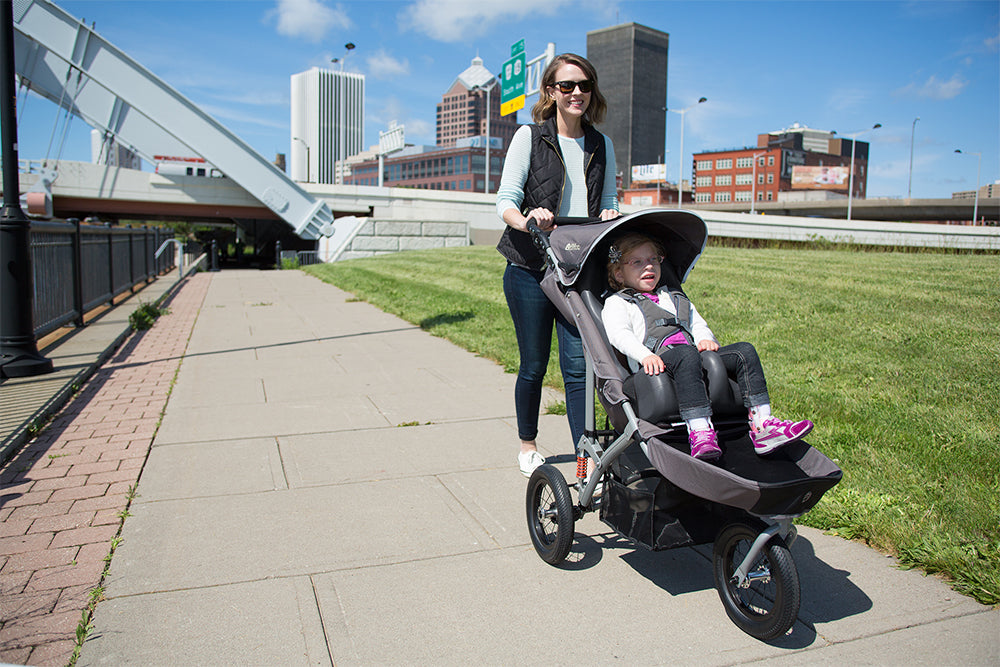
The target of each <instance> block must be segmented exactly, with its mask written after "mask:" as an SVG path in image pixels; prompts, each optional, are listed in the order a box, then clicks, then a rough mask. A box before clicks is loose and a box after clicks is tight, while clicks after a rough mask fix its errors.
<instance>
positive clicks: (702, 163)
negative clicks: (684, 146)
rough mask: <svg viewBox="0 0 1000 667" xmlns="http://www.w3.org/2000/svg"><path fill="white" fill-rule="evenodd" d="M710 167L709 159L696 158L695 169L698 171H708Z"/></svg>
mask: <svg viewBox="0 0 1000 667" xmlns="http://www.w3.org/2000/svg"><path fill="white" fill-rule="evenodd" d="M711 168H712V161H711V160H698V162H696V163H695V169H697V170H698V171H708V170H710V169H711Z"/></svg>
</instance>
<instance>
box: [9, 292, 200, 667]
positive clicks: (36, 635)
mask: <svg viewBox="0 0 1000 667" xmlns="http://www.w3.org/2000/svg"><path fill="white" fill-rule="evenodd" d="M210 282H211V275H210V274H205V273H202V274H197V275H195V276H194V277H192V278H190V279H189V280H188V282H187V283H186V284H185V285H184V286H182V287H181V289H180V291H179V292H178V293H177V294H176V295H175V296H174V298H173V299H172V300H171V301H170V303H169V304H168V308H169V311H170V312H169V313H167V314H165V315H163V316H161V317H160V318H159V319H158V320H157V321H156V324H155V325H154V326H153V328H152V329H149V330H148V331H146V332H144V333H142V334H135V335H133V336H131V337H129V338H128V339H127V341H126V342H125V344H124V345H123V346H122V347H121V349H119V350H118V351H117V352H116V354H115V355H114V356H113V357H112V358H111V359H110V360H109V361H108V362H107V363H106V364H105V365H104V366H102V367H101V368H100V369H99V370H98V371H97V373H95V374H94V375H93V376H92V377H91V379H90V380H89V381H88V382H87V384H86V385H84V386H83V388H82V389H81V391H80V392H79V393H78V394H77V395H76V396H75V397H74V398H73V400H72V401H70V403H69V404H68V405H67V406H66V407H65V408H63V409H62V410H61V411H60V412H59V413H58V414H57V415H56V417H55V419H54V420H53V421H52V422H51V423H50V424H49V425H48V426H47V427H46V428H45V430H44V431H43V432H42V433H41V434H39V435H38V436H37V437H36V438H35V439H34V440H32V441H31V442H30V443H28V444H27V445H26V446H25V447H24V448H23V449H22V450H21V451H20V452H18V454H17V455H16V456H15V457H14V458H13V459H11V461H9V462H8V463H7V465H5V466H4V467H3V468H2V469H0V489H2V490H0V522H2V523H0V662H8V663H15V664H24V665H27V664H30V665H65V664H67V663H68V662H69V660H70V659H71V657H72V655H73V650H74V648H75V645H76V631H77V627H78V626H79V625H80V623H81V619H82V618H83V617H84V615H85V614H87V613H88V611H87V610H88V606H89V604H90V601H91V598H92V596H93V595H92V591H94V590H95V589H97V588H98V587H99V586H100V584H101V580H102V576H103V573H104V569H105V566H106V564H107V561H108V560H109V558H110V555H111V553H112V548H113V543H114V540H115V538H116V536H117V535H118V533H119V531H120V529H121V524H122V520H123V519H122V517H123V516H124V512H125V510H126V509H127V508H128V505H129V501H130V498H131V494H130V489H134V488H135V485H136V484H137V482H138V480H139V475H140V473H141V472H142V467H143V464H144V463H145V461H146V456H147V454H148V453H149V448H150V445H151V444H152V441H153V436H154V435H155V433H156V428H157V424H158V423H159V420H160V417H161V415H162V414H163V410H164V408H165V407H166V404H167V397H168V395H169V392H170V387H171V384H172V382H173V379H174V376H175V375H176V373H177V368H178V366H179V365H180V362H181V358H182V356H183V354H184V350H185V349H186V347H187V343H188V339H189V338H190V335H191V330H192V328H193V327H194V322H195V319H196V318H197V316H198V311H199V309H200V308H201V304H202V302H203V300H204V298H205V293H206V292H207V290H208V285H209V283H210Z"/></svg>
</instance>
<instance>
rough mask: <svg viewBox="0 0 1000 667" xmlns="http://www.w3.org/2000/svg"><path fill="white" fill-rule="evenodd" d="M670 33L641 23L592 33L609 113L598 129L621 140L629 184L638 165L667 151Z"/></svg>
mask: <svg viewBox="0 0 1000 667" xmlns="http://www.w3.org/2000/svg"><path fill="white" fill-rule="evenodd" d="M669 43H670V35H668V34H667V33H665V32H662V31H660V30H655V29H653V28H648V27H646V26H644V25H639V24H638V23H626V24H624V25H618V26H613V27H611V28H604V29H603V30H595V31H593V32H588V33H587V59H588V60H590V62H592V63H593V64H594V67H596V68H597V73H598V76H599V77H600V86H601V93H602V94H603V95H604V97H605V99H606V100H607V101H608V115H607V118H606V119H605V121H604V123H603V124H601V125H600V126H599V127H598V129H599V130H601V132H604V134H606V135H608V136H609V137H610V138H611V140H612V141H613V142H614V144H615V158H616V160H617V163H618V171H619V172H620V173H621V174H622V180H623V183H624V186H625V187H628V185H629V183H630V182H631V173H632V167H633V166H635V165H640V164H657V163H663V162H665V161H666V160H665V159H664V155H663V150H664V148H663V145H664V142H665V132H666V127H665V121H666V118H665V116H666V113H667V112H666V111H664V107H666V106H667V47H668V46H669Z"/></svg>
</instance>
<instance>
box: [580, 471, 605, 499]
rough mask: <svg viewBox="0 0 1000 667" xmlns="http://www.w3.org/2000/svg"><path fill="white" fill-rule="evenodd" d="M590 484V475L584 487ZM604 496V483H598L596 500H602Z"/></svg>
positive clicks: (584, 482)
mask: <svg viewBox="0 0 1000 667" xmlns="http://www.w3.org/2000/svg"><path fill="white" fill-rule="evenodd" d="M588 484H590V475H587V477H586V479H584V480H583V485H584V486H587V485H588ZM603 495H604V482H598V483H597V485H596V486H595V487H594V498H600V497H601V496H603Z"/></svg>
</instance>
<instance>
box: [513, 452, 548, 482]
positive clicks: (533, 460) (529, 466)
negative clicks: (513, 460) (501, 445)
mask: <svg viewBox="0 0 1000 667" xmlns="http://www.w3.org/2000/svg"><path fill="white" fill-rule="evenodd" d="M544 463H545V457H544V456H542V455H541V454H539V453H538V452H537V451H534V450H533V451H530V452H519V453H518V455H517V465H518V466H519V467H520V468H521V474H522V475H524V476H525V477H531V473H533V472H535V468H537V467H538V466H540V465H542V464H544Z"/></svg>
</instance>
